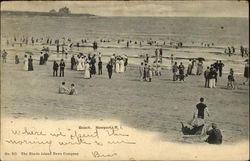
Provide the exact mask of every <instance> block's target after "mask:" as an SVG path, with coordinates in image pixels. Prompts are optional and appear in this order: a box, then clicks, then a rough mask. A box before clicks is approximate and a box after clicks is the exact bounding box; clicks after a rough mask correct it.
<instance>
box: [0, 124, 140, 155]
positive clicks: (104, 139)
mask: <svg viewBox="0 0 250 161" xmlns="http://www.w3.org/2000/svg"><path fill="white" fill-rule="evenodd" d="M3 141H4V142H5V144H7V145H12V146H14V147H18V148H23V146H25V147H27V146H28V147H29V148H30V149H31V151H19V152H18V153H17V152H15V151H14V152H10V151H6V152H4V155H5V156H9V155H21V156H78V155H80V153H84V154H85V155H88V156H89V155H90V156H92V157H93V158H112V157H115V156H119V153H118V152H116V151H115V149H116V147H117V146H125V145H126V146H133V145H136V142H135V141H134V140H133V136H131V134H129V133H127V132H126V130H124V129H123V127H122V126H121V125H109V126H89V125H79V126H75V127H71V128H58V127H54V128H51V126H50V128H47V129H44V128H39V127H33V126H23V127H18V128H17V127H15V128H11V127H10V128H9V129H8V136H7V137H5V138H4V140H3ZM32 147H36V150H34V151H33V150H32ZM39 147H40V148H41V149H43V151H41V152H38V151H37V148H39ZM74 147H77V149H78V150H77V151H71V152H69V151H70V150H67V151H64V150H63V149H65V148H71V149H74ZM98 147H100V148H98ZM84 149H92V150H91V151H88V153H89V154H86V153H85V152H86V151H87V150H86V151H85V150H84ZM102 149H105V150H104V151H103V150H102ZM107 149H110V150H109V151H108V152H107Z"/></svg>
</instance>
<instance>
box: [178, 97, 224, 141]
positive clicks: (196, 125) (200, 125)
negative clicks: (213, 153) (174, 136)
mask: <svg viewBox="0 0 250 161" xmlns="http://www.w3.org/2000/svg"><path fill="white" fill-rule="evenodd" d="M205 113H206V114H207V116H208V117H209V116H210V114H209V112H208V109H207V106H206V104H204V98H200V103H198V104H197V105H196V110H195V112H194V115H193V119H192V120H191V121H190V122H189V123H188V124H187V125H186V126H185V125H184V124H183V123H182V132H183V134H184V135H204V134H206V135H208V138H207V139H206V140H205V141H206V142H208V143H209V144H221V143H222V134H221V131H220V130H219V129H218V128H217V125H216V124H215V123H212V124H210V125H206V124H207V123H206V121H205V117H204V116H205ZM210 127H212V128H211V129H210ZM209 129H210V130H209Z"/></svg>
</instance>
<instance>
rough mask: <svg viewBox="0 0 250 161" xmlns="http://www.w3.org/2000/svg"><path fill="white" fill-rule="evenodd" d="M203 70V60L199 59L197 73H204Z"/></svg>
mask: <svg viewBox="0 0 250 161" xmlns="http://www.w3.org/2000/svg"><path fill="white" fill-rule="evenodd" d="M202 70H203V63H202V61H199V62H198V64H197V73H196V74H197V75H201V74H202Z"/></svg>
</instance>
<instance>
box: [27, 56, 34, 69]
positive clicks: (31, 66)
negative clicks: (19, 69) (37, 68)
mask: <svg viewBox="0 0 250 161" xmlns="http://www.w3.org/2000/svg"><path fill="white" fill-rule="evenodd" d="M33 70H34V69H33V59H32V56H30V58H29V59H28V71H33Z"/></svg>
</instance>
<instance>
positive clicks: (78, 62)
mask: <svg viewBox="0 0 250 161" xmlns="http://www.w3.org/2000/svg"><path fill="white" fill-rule="evenodd" d="M76 70H77V71H79V70H80V58H79V56H77V57H76Z"/></svg>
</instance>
